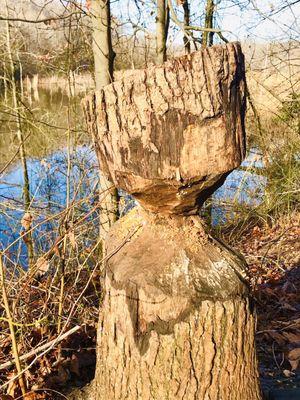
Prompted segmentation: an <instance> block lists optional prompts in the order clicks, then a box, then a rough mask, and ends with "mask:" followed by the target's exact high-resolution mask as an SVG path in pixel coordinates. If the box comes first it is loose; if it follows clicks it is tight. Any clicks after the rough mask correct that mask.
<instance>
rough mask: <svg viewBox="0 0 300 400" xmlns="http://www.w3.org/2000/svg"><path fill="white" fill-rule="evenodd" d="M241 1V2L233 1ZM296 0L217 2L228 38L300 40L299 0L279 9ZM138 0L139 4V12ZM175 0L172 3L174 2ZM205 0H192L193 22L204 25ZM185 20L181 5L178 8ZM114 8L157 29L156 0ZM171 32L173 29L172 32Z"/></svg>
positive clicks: (120, 2)
mask: <svg viewBox="0 0 300 400" xmlns="http://www.w3.org/2000/svg"><path fill="white" fill-rule="evenodd" d="M236 2H238V3H239V5H240V6H238V5H235V4H234V3H236ZM294 2H295V0H272V1H269V0H258V1H256V0H240V1H237V0H221V1H220V4H219V5H218V6H217V15H218V16H217V24H218V26H219V27H220V28H221V29H222V30H223V31H224V36H225V37H226V38H228V39H229V40H241V41H243V40H252V41H258V42H266V41H277V40H284V41H285V40H288V39H289V38H291V37H292V38H293V39H296V40H300V1H298V3H296V4H294V5H291V6H290V7H287V8H286V9H285V10H283V11H282V12H279V13H276V11H277V10H278V9H280V8H281V7H282V5H288V4H292V3H294ZM136 3H138V4H139V6H140V7H139V8H140V12H139V11H138V10H137V6H136ZM175 3H176V2H175V0H173V4H174V5H175ZM204 4H205V2H204V1H203V0H190V6H191V15H192V18H191V19H192V24H193V25H198V26H203V10H204ZM176 10H177V13H178V16H179V18H180V19H181V20H182V19H183V18H182V17H183V16H182V11H181V7H177V8H176ZM112 12H113V14H114V15H116V16H117V17H118V18H119V19H120V20H123V21H124V20H129V19H131V20H132V21H134V22H135V23H137V24H140V25H143V24H144V26H145V27H147V28H148V29H149V30H150V31H153V32H154V31H155V4H154V1H151V0H150V1H141V0H137V1H135V0H117V1H112ZM171 36H172V33H171ZM173 41H174V42H175V43H177V42H181V41H182V34H181V32H178V30H177V33H174V34H173Z"/></svg>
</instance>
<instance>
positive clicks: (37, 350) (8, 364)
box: [0, 325, 81, 371]
mask: <svg viewBox="0 0 300 400" xmlns="http://www.w3.org/2000/svg"><path fill="white" fill-rule="evenodd" d="M80 328H81V326H80V325H76V326H74V328H72V329H70V330H69V331H67V332H66V333H64V334H63V335H61V336H60V337H59V338H55V339H53V340H51V341H50V342H48V343H45V344H43V345H41V346H38V347H36V348H35V349H33V350H31V351H29V352H28V353H26V354H23V355H22V356H20V361H24V360H27V359H28V358H31V357H33V356H36V355H37V354H38V353H40V352H41V351H44V350H46V349H48V348H49V347H51V346H52V345H53V343H55V344H57V343H59V342H61V341H62V340H64V339H65V338H67V337H68V336H70V335H72V334H73V333H75V332H77V331H78V330H79V329H80ZM13 365H14V362H13V361H7V362H6V363H4V364H1V365H0V371H1V370H3V369H7V368H9V367H12V366H13Z"/></svg>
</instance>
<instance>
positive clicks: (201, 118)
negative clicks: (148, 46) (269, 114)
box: [87, 44, 245, 214]
mask: <svg viewBox="0 0 300 400" xmlns="http://www.w3.org/2000/svg"><path fill="white" fill-rule="evenodd" d="M244 114H245V71H244V59H243V55H242V53H241V50H240V47H239V45H238V44H230V45H228V46H226V47H222V46H214V47H210V48H207V49H205V50H203V51H199V52H196V53H192V54H191V55H188V56H184V57H180V58H177V59H173V60H171V61H168V62H166V63H164V64H163V65H161V66H156V67H152V68H149V69H146V70H141V71H138V72H136V73H135V74H131V75H129V76H128V77H126V78H123V79H122V80H120V81H117V82H114V83H112V84H111V85H108V86H106V87H105V88H104V89H103V90H101V91H99V92H96V94H95V96H94V97H93V98H91V99H90V101H89V103H88V104H87V115H88V120H89V125H90V127H91V130H92V132H93V135H94V139H95V145H96V151H97V155H98V158H99V161H100V164H101V169H102V172H105V173H106V174H107V175H108V176H109V178H110V181H111V182H114V183H115V185H116V186H117V187H118V188H122V189H124V190H125V191H126V192H128V193H130V194H132V195H133V196H134V197H135V198H136V199H137V200H139V202H140V203H141V204H142V205H143V206H144V207H145V208H147V209H148V210H151V211H157V212H161V213H174V214H187V213H189V214H195V213H197V211H198V210H199V208H200V207H201V205H202V204H203V202H204V201H205V200H206V199H207V197H208V196H210V195H211V194H212V193H213V192H214V191H215V190H216V189H217V188H218V187H219V186H220V185H222V184H223V182H224V180H225V178H226V176H227V174H228V173H229V172H230V171H231V170H233V169H234V168H236V167H238V166H239V165H240V163H241V161H242V160H243V157H244V155H245V130H244Z"/></svg>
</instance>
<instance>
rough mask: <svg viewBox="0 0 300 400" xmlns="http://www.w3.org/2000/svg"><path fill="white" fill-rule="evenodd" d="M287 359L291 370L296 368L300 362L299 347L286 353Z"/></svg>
mask: <svg viewBox="0 0 300 400" xmlns="http://www.w3.org/2000/svg"><path fill="white" fill-rule="evenodd" d="M288 360H289V363H290V364H291V367H292V371H295V370H296V369H297V368H298V365H299V362H300V347H297V348H296V349H293V350H291V351H290V352H289V353H288Z"/></svg>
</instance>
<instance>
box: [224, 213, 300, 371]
mask: <svg viewBox="0 0 300 400" xmlns="http://www.w3.org/2000/svg"><path fill="white" fill-rule="evenodd" d="M231 245H233V247H235V248H236V249H237V250H238V251H240V252H241V253H242V254H243V255H244V256H245V258H246V260H247V262H248V265H249V271H250V275H251V281H252V285H253V293H254V296H255V298H256V300H257V311H258V327H257V329H258V333H257V344H258V351H259V354H260V357H261V361H263V363H268V364H269V366H270V368H273V369H276V370H278V371H280V373H282V374H283V375H284V376H285V377H287V376H288V375H289V377H291V376H293V375H294V374H293V373H292V371H294V370H296V369H297V368H298V367H299V366H300V216H299V215H295V216H294V217H293V218H292V219H290V220H289V221H288V220H286V221H284V220H283V221H280V222H278V223H277V224H276V225H274V226H272V227H268V226H255V227H254V228H252V229H251V230H250V231H248V232H247V233H246V234H244V235H243V236H242V237H241V238H239V240H236V241H235V242H234V243H231ZM283 371H285V372H283Z"/></svg>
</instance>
